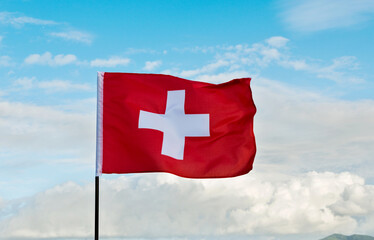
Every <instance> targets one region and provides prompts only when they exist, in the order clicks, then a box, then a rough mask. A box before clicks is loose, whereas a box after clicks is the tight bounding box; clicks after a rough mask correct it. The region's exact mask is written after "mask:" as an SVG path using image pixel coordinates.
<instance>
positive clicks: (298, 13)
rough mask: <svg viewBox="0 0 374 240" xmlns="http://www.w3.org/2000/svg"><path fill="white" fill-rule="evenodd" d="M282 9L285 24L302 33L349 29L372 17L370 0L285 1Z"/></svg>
mask: <svg viewBox="0 0 374 240" xmlns="http://www.w3.org/2000/svg"><path fill="white" fill-rule="evenodd" d="M284 7H285V10H284V12H283V13H282V14H281V15H282V17H283V18H284V21H285V23H286V24H287V25H288V26H289V27H290V28H291V29H293V30H296V31H302V32H313V31H320V30H326V29H332V28H342V27H349V26H353V25H356V24H359V23H362V22H365V21H368V20H370V19H372V18H373V17H374V1H372V0H356V1H353V0H330V1H324V0H302V1H292V2H289V1H287V2H285V4H284Z"/></svg>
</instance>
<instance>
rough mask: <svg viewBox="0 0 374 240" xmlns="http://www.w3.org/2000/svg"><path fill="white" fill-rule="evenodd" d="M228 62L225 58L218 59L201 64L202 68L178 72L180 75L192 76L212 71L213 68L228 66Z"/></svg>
mask: <svg viewBox="0 0 374 240" xmlns="http://www.w3.org/2000/svg"><path fill="white" fill-rule="evenodd" d="M228 65H229V62H227V61H225V60H218V61H215V62H213V63H210V64H208V65H205V66H203V67H202V68H198V69H194V70H184V71H182V72H181V73H180V75H181V76H182V77H192V76H195V75H198V74H203V73H212V72H214V71H215V70H217V69H219V68H221V67H225V66H228Z"/></svg>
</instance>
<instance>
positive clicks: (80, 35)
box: [50, 30, 93, 44]
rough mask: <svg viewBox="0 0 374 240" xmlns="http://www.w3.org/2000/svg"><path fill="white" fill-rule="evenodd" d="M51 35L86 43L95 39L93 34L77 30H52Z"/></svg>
mask: <svg viewBox="0 0 374 240" xmlns="http://www.w3.org/2000/svg"><path fill="white" fill-rule="evenodd" d="M50 35H51V36H54V37H58V38H61V39H64V40H67V41H75V42H81V43H86V44H91V43H92V41H93V36H92V35H91V34H89V33H86V32H82V31H76V30H74V31H65V32H52V33H50Z"/></svg>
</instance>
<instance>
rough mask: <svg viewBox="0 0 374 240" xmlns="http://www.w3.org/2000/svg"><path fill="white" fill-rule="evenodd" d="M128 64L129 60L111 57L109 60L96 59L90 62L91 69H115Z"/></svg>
mask: <svg viewBox="0 0 374 240" xmlns="http://www.w3.org/2000/svg"><path fill="white" fill-rule="evenodd" d="M129 63H130V59H129V58H121V57H111V58H109V59H100V58H97V59H95V60H92V61H91V62H90V65H91V67H117V66H127V65H128V64H129Z"/></svg>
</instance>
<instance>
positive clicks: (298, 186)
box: [0, 172, 374, 238]
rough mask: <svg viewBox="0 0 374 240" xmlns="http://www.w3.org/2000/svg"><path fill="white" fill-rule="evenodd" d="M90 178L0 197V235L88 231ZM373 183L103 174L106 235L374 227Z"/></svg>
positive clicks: (352, 178) (84, 234) (314, 176)
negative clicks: (1, 209) (18, 198)
mask: <svg viewBox="0 0 374 240" xmlns="http://www.w3.org/2000/svg"><path fill="white" fill-rule="evenodd" d="M93 189H94V187H93V185H92V183H90V184H87V185H78V184H76V183H73V182H68V183H65V184H62V185H58V186H56V187H54V188H51V189H49V190H47V191H45V192H43V193H39V194H37V195H35V196H33V197H31V198H29V199H25V200H24V201H23V203H22V204H21V206H19V205H17V204H16V203H14V202H11V201H10V202H6V201H5V202H2V203H1V204H3V205H5V207H6V208H8V209H11V210H10V211H8V213H7V215H8V216H0V236H2V237H3V238H4V237H5V238H7V237H19V238H30V237H33V238H57V237H61V238H65V237H76V238H79V237H80V238H88V237H91V236H92V232H93V209H94V206H93V199H94V192H93ZM373 200H374V186H373V185H368V184H365V182H364V180H363V179H362V178H360V177H358V176H356V175H353V174H350V173H348V172H343V173H332V172H320V173H318V172H309V173H306V174H303V175H300V176H297V177H284V178H283V179H281V180H279V179H278V180H277V181H274V180H271V179H268V178H267V177H264V176H261V175H256V174H255V173H250V174H248V175H246V176H242V177H237V178H232V179H216V180H191V179H183V178H178V177H175V176H172V175H169V174H145V175H133V176H132V175H127V176H122V177H120V178H118V179H115V180H106V179H102V180H101V236H102V237H134V238H135V237H142V238H143V237H154V238H157V237H194V236H200V237H202V236H212V237H235V236H244V235H246V234H251V235H253V234H258V235H269V236H271V235H272V234H277V235H284V236H287V235H293V234H298V233H303V234H309V235H315V234H317V235H318V234H324V233H329V232H331V231H339V232H343V233H346V234H350V233H353V232H355V231H364V232H367V233H374V227H373V226H374V221H373V220H374V218H373V217H374V206H373V205H372V204H371V203H372V201H373Z"/></svg>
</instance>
